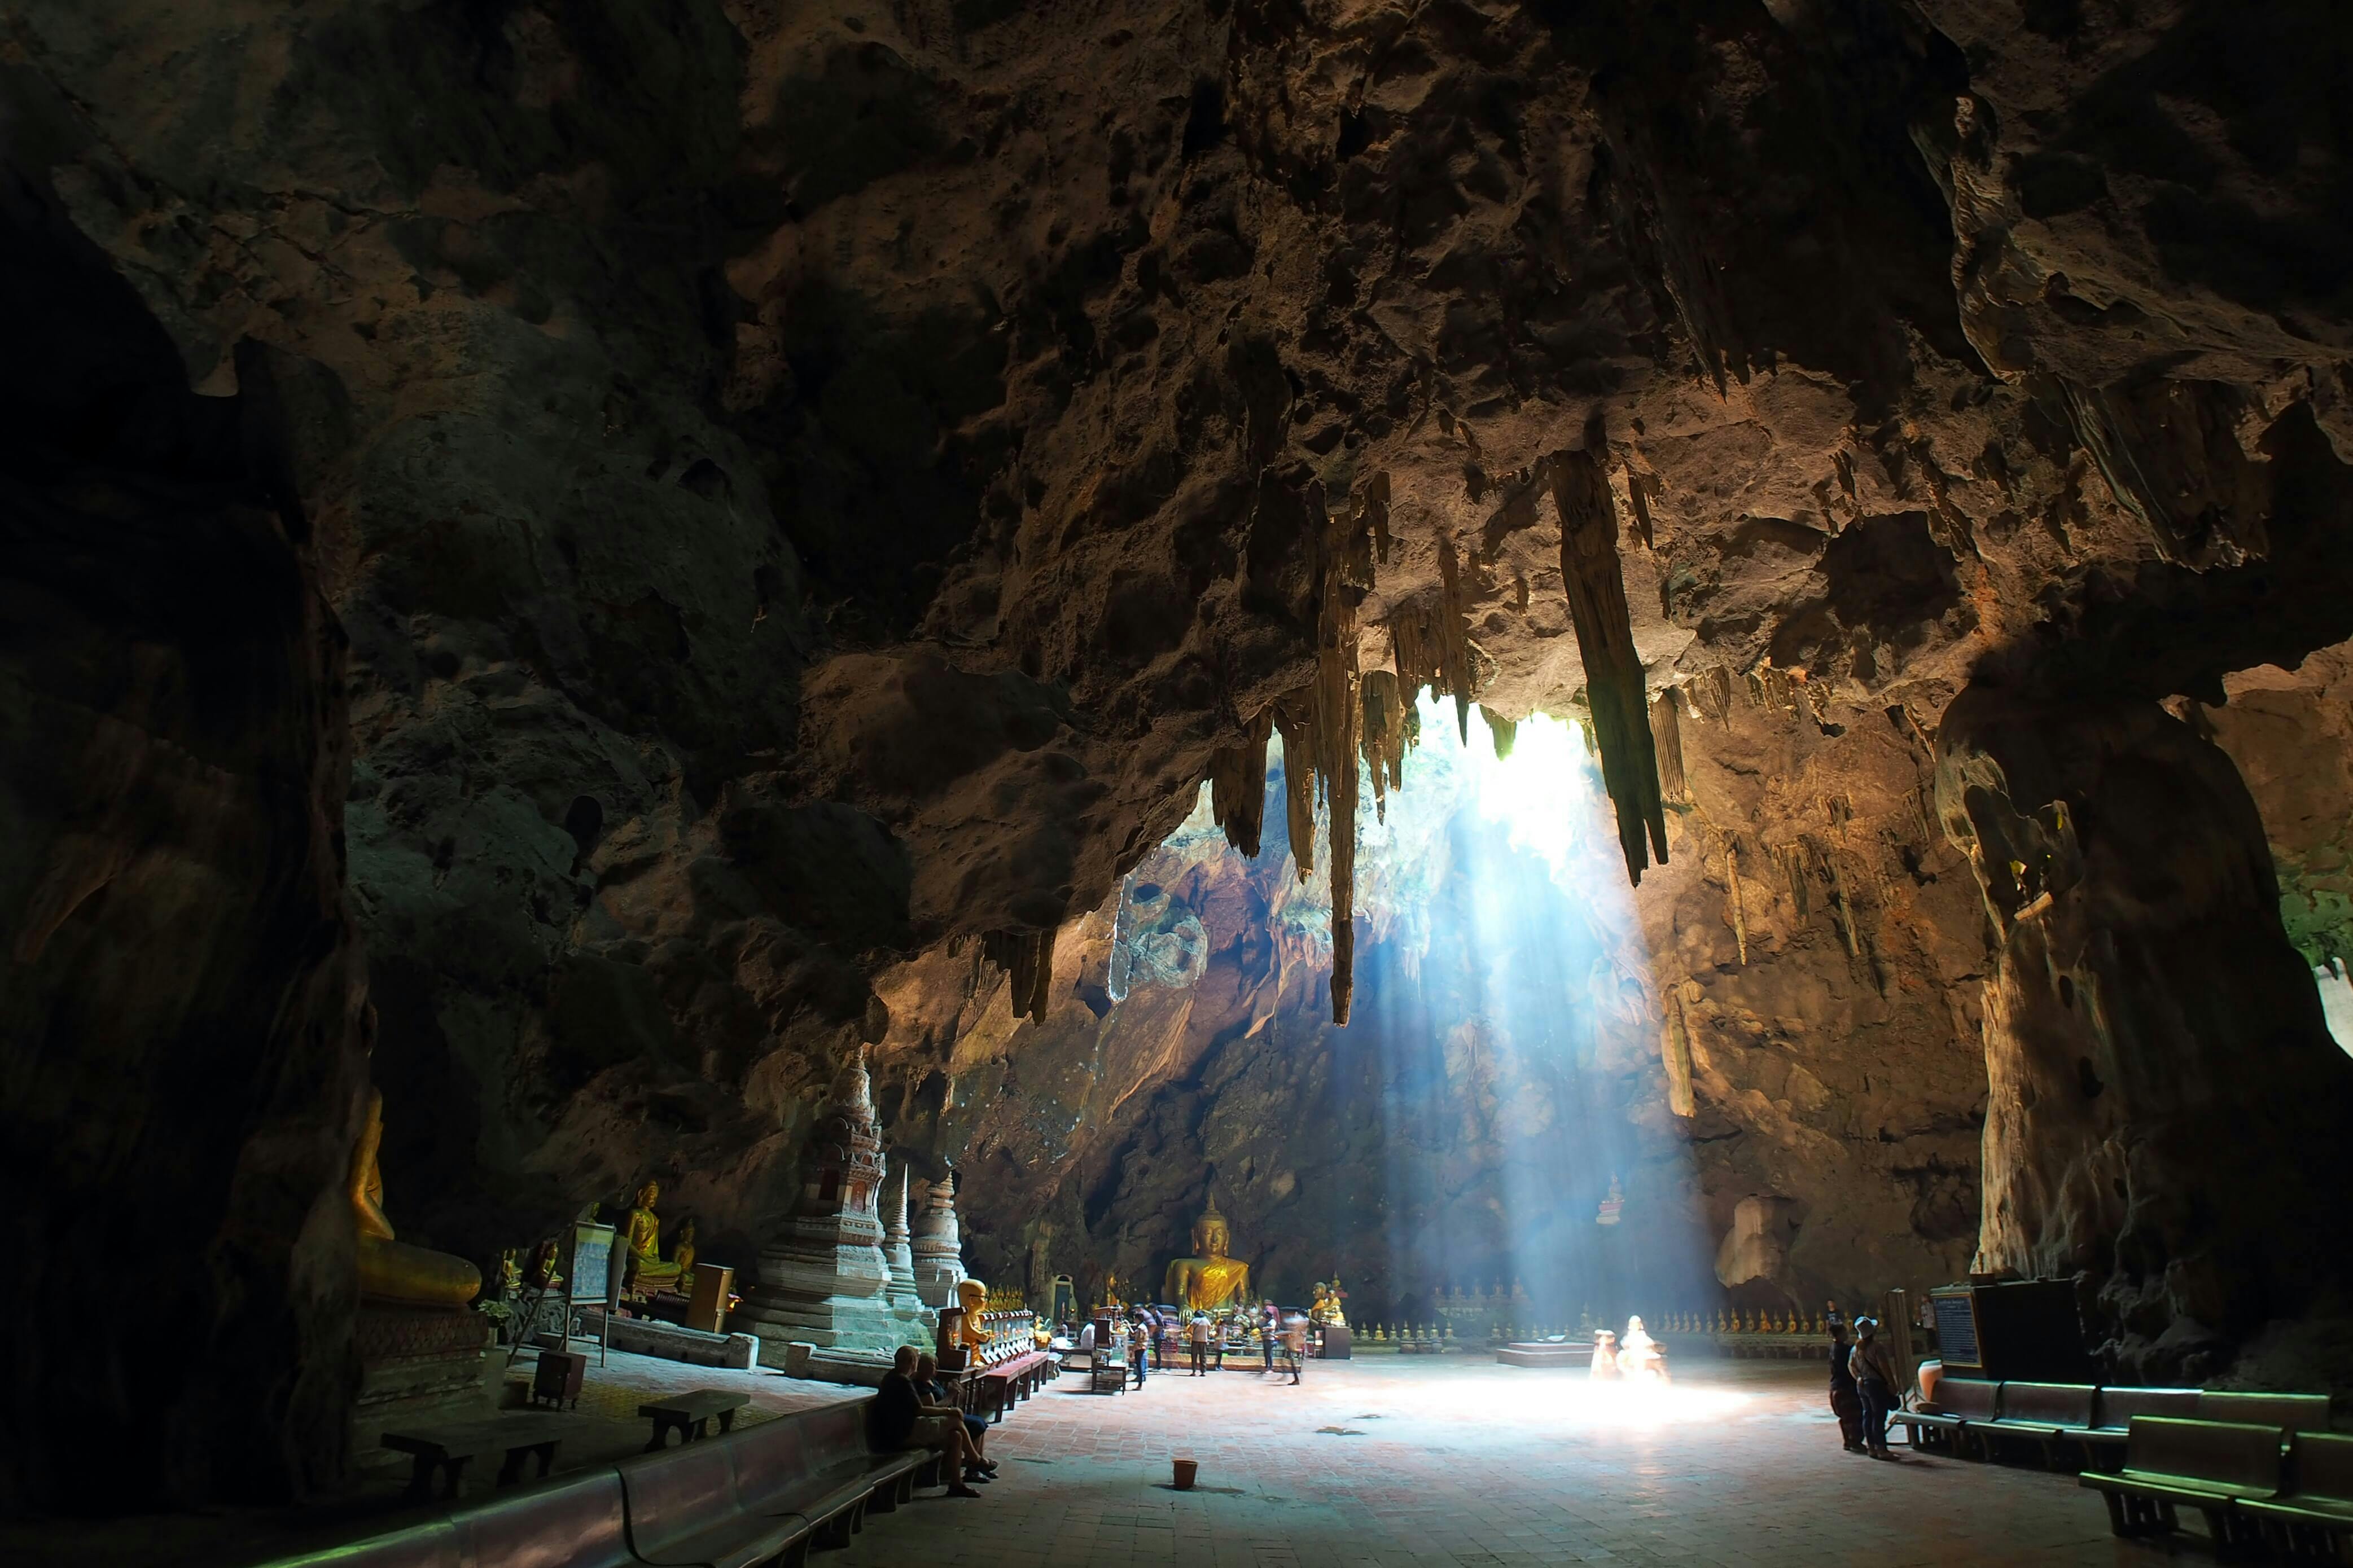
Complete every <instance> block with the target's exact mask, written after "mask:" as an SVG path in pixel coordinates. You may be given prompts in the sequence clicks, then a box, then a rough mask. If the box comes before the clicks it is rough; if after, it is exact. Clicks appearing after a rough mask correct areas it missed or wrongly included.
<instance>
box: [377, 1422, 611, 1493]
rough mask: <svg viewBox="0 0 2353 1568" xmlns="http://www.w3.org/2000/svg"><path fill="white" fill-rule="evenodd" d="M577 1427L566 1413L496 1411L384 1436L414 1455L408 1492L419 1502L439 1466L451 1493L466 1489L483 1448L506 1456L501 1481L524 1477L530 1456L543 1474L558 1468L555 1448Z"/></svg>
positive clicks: (398, 1450)
mask: <svg viewBox="0 0 2353 1568" xmlns="http://www.w3.org/2000/svg"><path fill="white" fill-rule="evenodd" d="M579 1429H580V1427H579V1424H578V1423H577V1422H576V1421H574V1420H572V1419H570V1418H568V1417H565V1416H562V1415H494V1416H491V1417H490V1418H488V1419H486V1420H481V1421H457V1422H452V1423H450V1424H449V1425H448V1426H420V1427H417V1428H414V1429H413V1430H409V1431H399V1430H395V1431H390V1432H386V1433H385V1435H384V1436H383V1437H382V1438H381V1439H380V1441H381V1442H382V1443H383V1445H384V1446H385V1447H387V1448H390V1449H392V1450H393V1451H394V1452H395V1453H400V1454H407V1455H409V1456H411V1457H412V1458H413V1459H414V1460H415V1468H414V1469H413V1470H412V1471H411V1472H410V1475H409V1480H408V1491H407V1493H406V1496H407V1498H408V1500H410V1501H412V1502H416V1501H421V1500H425V1499H427V1498H430V1497H431V1496H432V1495H433V1477H434V1475H435V1474H436V1473H437V1472H438V1473H439V1474H440V1475H441V1476H442V1477H443V1478H444V1480H445V1483H446V1489H447V1493H448V1496H450V1497H453V1498H454V1497H457V1496H459V1495H460V1494H461V1493H462V1492H463V1491H464V1489H465V1484H466V1467H467V1466H468V1465H469V1464H470V1463H471V1462H472V1461H473V1460H475V1459H477V1458H480V1457H481V1456H482V1455H484V1454H502V1455H504V1456H505V1462H504V1463H503V1464H501V1466H500V1467H499V1485H501V1486H510V1485H512V1484H513V1483H514V1482H515V1481H516V1480H518V1479H521V1478H522V1464H523V1460H524V1458H526V1457H532V1458H537V1459H538V1460H539V1473H540V1474H541V1475H543V1476H544V1475H545V1474H547V1472H548V1471H549V1470H550V1469H552V1468H554V1464H555V1450H556V1448H557V1447H559V1446H561V1445H562V1443H563V1441H564V1439H565V1437H566V1436H569V1435H570V1434H572V1433H574V1432H577V1431H578V1430H579Z"/></svg>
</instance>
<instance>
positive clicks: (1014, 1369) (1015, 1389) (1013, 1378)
mask: <svg viewBox="0 0 2353 1568" xmlns="http://www.w3.org/2000/svg"><path fill="white" fill-rule="evenodd" d="M1052 1365H1053V1358H1052V1357H1051V1356H1049V1355H1048V1354H1047V1353H1046V1352H1043V1351H1024V1352H1021V1353H1020V1354H1019V1355H1017V1356H1008V1357H1007V1358H1006V1359H1005V1360H1003V1361H1001V1362H998V1363H997V1364H996V1365H994V1366H990V1367H986V1368H984V1369H982V1370H981V1371H980V1372H979V1373H976V1374H974V1375H973V1376H972V1377H971V1378H970V1379H969V1380H967V1381H968V1383H969V1384H970V1386H971V1388H972V1391H973V1392H972V1400H971V1406H970V1408H971V1412H972V1414H973V1415H977V1416H980V1417H982V1418H984V1419H986V1420H988V1421H1002V1420H1003V1419H1005V1413H1006V1412H1007V1411H1008V1410H1010V1409H1011V1408H1013V1406H1014V1405H1018V1404H1019V1403H1020V1402H1021V1401H1023V1400H1025V1399H1027V1398H1029V1396H1030V1395H1031V1394H1035V1393H1036V1392H1037V1391H1038V1390H1039V1388H1040V1387H1041V1386H1043V1385H1044V1384H1045V1381H1046V1379H1047V1378H1048V1377H1049V1376H1050V1375H1051V1368H1052Z"/></svg>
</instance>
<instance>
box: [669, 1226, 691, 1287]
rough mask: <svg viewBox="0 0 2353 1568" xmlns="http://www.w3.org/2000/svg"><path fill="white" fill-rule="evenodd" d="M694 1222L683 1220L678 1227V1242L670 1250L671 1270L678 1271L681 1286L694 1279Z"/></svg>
mask: <svg viewBox="0 0 2353 1568" xmlns="http://www.w3.org/2000/svg"><path fill="white" fill-rule="evenodd" d="M694 1250H695V1249H694V1222H693V1221H692V1220H691V1219H686V1220H681V1221H680V1222H679V1226H678V1240H677V1241H676V1242H674V1243H672V1244H671V1246H670V1267H671V1268H675V1269H677V1270H678V1279H679V1283H680V1284H681V1285H684V1284H686V1283H688V1282H689V1281H691V1279H693V1278H694Z"/></svg>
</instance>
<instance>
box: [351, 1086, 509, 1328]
mask: <svg viewBox="0 0 2353 1568" xmlns="http://www.w3.org/2000/svg"><path fill="white" fill-rule="evenodd" d="M383 1144H384V1091H383V1090H381V1089H369V1090H368V1100H367V1120H366V1121H365V1122H364V1123H363V1124H362V1126H361V1128H360V1141H359V1142H358V1143H357V1144H355V1145H353V1149H352V1171H351V1200H352V1219H353V1223H354V1224H355V1226H357V1228H358V1230H359V1274H360V1294H361V1295H362V1296H365V1297H372V1298H374V1299H375V1300H379V1301H397V1302H400V1303H402V1304H404V1305H406V1306H412V1307H462V1306H464V1305H465V1304H466V1303H467V1302H469V1301H470V1300H473V1299H474V1296H475V1293H476V1292H477V1291H479V1290H480V1289H481V1288H482V1271H481V1270H480V1269H479V1268H475V1267H474V1266H473V1265H472V1264H470V1263H469V1262H467V1261H466V1260H465V1259H464V1258H452V1257H450V1256H449V1254H448V1253H446V1252H435V1251H434V1250H432V1249H431V1248H430V1247H411V1246H409V1245H408V1244H407V1243H406V1242H405V1241H396V1240H395V1239H394V1238H393V1234H392V1222H391V1221H390V1220H388V1219H386V1218H385V1217H384V1173H383V1172H382V1171H380V1170H378V1169H377V1168H376V1152H377V1150H378V1149H380V1148H381V1147H382V1146H383Z"/></svg>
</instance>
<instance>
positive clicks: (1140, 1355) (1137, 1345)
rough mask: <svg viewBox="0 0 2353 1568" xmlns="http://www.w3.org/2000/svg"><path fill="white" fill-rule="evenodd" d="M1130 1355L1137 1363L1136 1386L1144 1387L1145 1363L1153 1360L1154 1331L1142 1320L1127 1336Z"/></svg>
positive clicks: (1137, 1321) (1136, 1321) (1135, 1324)
mask: <svg viewBox="0 0 2353 1568" xmlns="http://www.w3.org/2000/svg"><path fill="white" fill-rule="evenodd" d="M1127 1348H1128V1354H1129V1355H1130V1357H1131V1358H1132V1359H1133V1360H1134V1363H1135V1386H1136V1387H1138V1388H1142V1387H1143V1386H1144V1363H1145V1362H1147V1361H1149V1360H1151V1359H1152V1330H1151V1329H1150V1328H1149V1327H1148V1326H1146V1324H1145V1321H1144V1320H1143V1319H1142V1318H1138V1319H1136V1320H1135V1323H1134V1327H1133V1328H1132V1329H1130V1330H1129V1331H1128V1336H1127Z"/></svg>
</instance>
